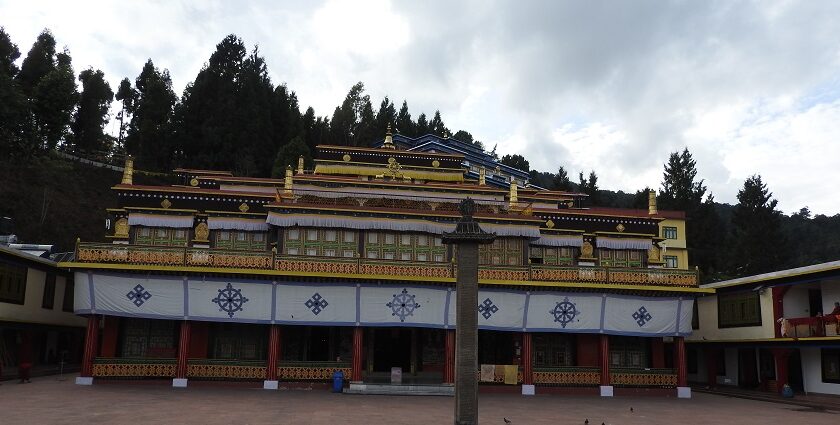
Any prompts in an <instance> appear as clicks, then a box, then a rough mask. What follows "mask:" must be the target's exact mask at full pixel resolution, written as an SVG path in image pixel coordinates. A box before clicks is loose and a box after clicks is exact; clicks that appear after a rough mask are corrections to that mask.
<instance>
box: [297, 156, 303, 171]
mask: <svg viewBox="0 0 840 425" xmlns="http://www.w3.org/2000/svg"><path fill="white" fill-rule="evenodd" d="M297 174H303V155H301V156H299V157H298V167H297Z"/></svg>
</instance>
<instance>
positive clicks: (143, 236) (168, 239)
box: [134, 226, 189, 246]
mask: <svg viewBox="0 0 840 425" xmlns="http://www.w3.org/2000/svg"><path fill="white" fill-rule="evenodd" d="M188 236H189V232H188V231H187V230H186V229H175V228H170V227H143V226H135V228H134V243H136V244H138V245H154V246H187V239H188Z"/></svg>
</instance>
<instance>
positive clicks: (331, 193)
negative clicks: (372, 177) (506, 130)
mask: <svg viewBox="0 0 840 425" xmlns="http://www.w3.org/2000/svg"><path fill="white" fill-rule="evenodd" d="M294 193H295V195H298V196H304V195H310V196H317V197H319V198H330V199H333V198H348V197H349V198H353V197H356V198H366V199H385V198H389V199H400V200H410V201H423V202H461V200H462V199H463V196H462V195H461V194H457V193H456V194H448V193H440V192H422V191H416V190H395V189H379V188H352V189H347V188H337V189H331V188H323V187H317V186H295V188H294ZM470 198H472V199H473V201H475V202H476V203H478V204H489V205H500V204H501V203H502V202H504V196H493V195H485V194H480V193H479V194H471V195H470Z"/></svg>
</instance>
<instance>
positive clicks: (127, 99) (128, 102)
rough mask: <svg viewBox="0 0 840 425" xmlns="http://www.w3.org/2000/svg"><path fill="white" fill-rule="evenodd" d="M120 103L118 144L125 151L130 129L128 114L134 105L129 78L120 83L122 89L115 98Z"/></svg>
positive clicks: (132, 90)
mask: <svg viewBox="0 0 840 425" xmlns="http://www.w3.org/2000/svg"><path fill="white" fill-rule="evenodd" d="M114 99H116V100H117V101H118V102H121V103H122V109H120V111H119V112H117V120H118V121H119V122H120V133H119V135H118V136H117V144H118V145H119V149H120V150H121V151H123V152H124V151H125V132H126V130H127V129H128V123H129V122H130V120H129V117H128V114H129V111H130V110H131V109H132V105H133V104H134V89H133V88H132V87H131V81H129V79H128V78H123V79H122V81H120V87H119V88H118V89H117V93H116V95H115V96H114Z"/></svg>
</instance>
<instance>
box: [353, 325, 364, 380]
mask: <svg viewBox="0 0 840 425" xmlns="http://www.w3.org/2000/svg"><path fill="white" fill-rule="evenodd" d="M363 335H364V328H362V327H361V326H356V327H355V328H353V365H352V370H351V372H350V374H351V375H352V376H351V377H350V382H362V353H363V351H364V347H363V344H362V342H363Z"/></svg>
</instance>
